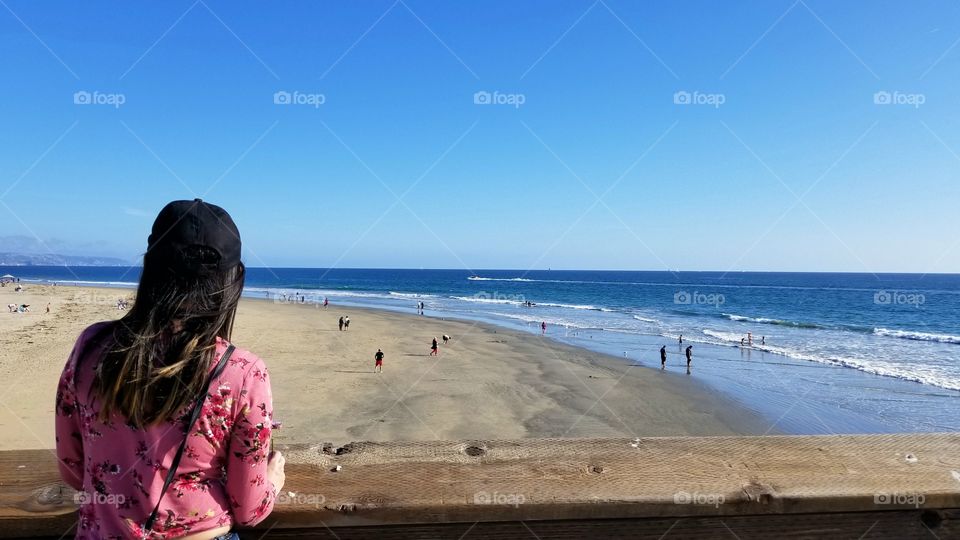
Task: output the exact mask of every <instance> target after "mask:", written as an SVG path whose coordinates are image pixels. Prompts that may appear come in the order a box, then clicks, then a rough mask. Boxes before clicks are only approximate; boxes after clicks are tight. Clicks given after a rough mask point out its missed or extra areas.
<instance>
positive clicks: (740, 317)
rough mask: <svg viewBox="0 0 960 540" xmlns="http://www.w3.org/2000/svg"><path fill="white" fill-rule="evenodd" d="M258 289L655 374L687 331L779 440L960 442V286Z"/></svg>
mask: <svg viewBox="0 0 960 540" xmlns="http://www.w3.org/2000/svg"><path fill="white" fill-rule="evenodd" d="M7 272H9V273H12V274H15V275H20V276H21V277H25V278H30V279H39V280H49V281H59V282H90V283H107V284H112V285H116V286H123V285H128V286H132V285H133V284H135V282H136V281H137V278H138V276H139V271H138V269H137V268H116V267H73V268H64V267H30V268H0V273H7ZM247 276H248V277H247V294H248V295H249V296H261V297H269V298H274V299H283V298H284V297H286V296H288V295H295V294H297V293H300V294H302V295H305V296H306V297H307V299H308V300H309V301H311V302H322V300H323V298H325V297H326V298H328V299H329V300H330V302H332V303H333V304H334V305H337V304H350V305H360V306H368V307H380V308H386V309H393V310H401V311H408V312H411V313H412V312H414V305H415V304H416V302H419V301H423V302H425V303H426V306H427V314H428V315H432V316H448V317H458V318H464V319H473V320H482V321H487V322H493V323H496V324H500V325H503V326H509V327H513V328H517V329H522V330H527V331H538V332H539V326H540V323H541V322H546V323H547V325H548V329H549V332H548V333H549V335H550V336H552V337H554V338H556V339H559V340H561V341H565V342H568V343H572V344H575V345H580V346H585V347H588V348H591V349H594V350H598V351H602V352H607V353H611V354H616V355H617V356H626V357H628V358H630V359H631V361H640V362H641V363H643V362H646V363H647V364H649V365H653V364H656V365H657V366H659V361H658V360H657V358H658V356H657V349H659V346H660V345H662V344H663V345H667V344H668V345H670V353H671V362H672V363H671V366H673V363H674V362H675V363H677V364H679V363H680V351H679V347H678V346H677V337H678V336H679V335H680V334H681V333H682V334H683V335H684V341H685V342H686V343H685V344H694V345H695V347H696V358H697V362H696V365H697V371H696V373H695V374H696V376H698V377H700V378H703V379H704V380H705V381H706V382H708V383H710V384H712V385H714V386H716V387H717V388H720V389H721V390H723V391H725V392H727V393H728V394H731V395H733V396H734V397H736V398H737V399H740V400H741V401H742V402H744V403H745V404H747V405H748V406H750V407H752V408H754V409H756V410H758V411H760V412H762V413H763V414H768V415H770V416H771V417H772V418H777V417H781V418H780V420H779V422H778V423H777V425H776V426H775V427H774V429H776V430H779V431H792V432H834V431H872V432H876V431H914V430H919V431H938V430H956V429H960V400H958V398H960V392H958V390H960V275H933V274H930V275H920V274H879V275H873V274H847V273H844V274H831V273H754V272H735V273H722V272H677V273H671V272H610V271H528V272H523V271H517V270H488V271H478V272H477V274H476V275H471V274H470V273H469V272H467V271H462V270H383V269H296V268H279V269H277V268H273V269H267V268H250V269H248V274H247ZM527 302H530V303H531V304H532V305H529V306H528V305H527V304H526V303H527ZM748 334H750V337H751V338H752V344H751V343H750V342H749V341H748V339H749V338H748ZM741 339H743V340H744V345H743V346H742V347H741ZM761 340H762V341H763V343H761ZM674 358H676V360H675V361H674V360H673V359H674ZM798 404H800V405H802V407H798ZM791 406H792V408H790V407H791ZM784 411H787V414H785V415H784V414H782V413H783V412H784ZM950 413H953V415H952V418H950V416H949V415H950ZM824 417H825V418H824ZM827 419H829V420H827Z"/></svg>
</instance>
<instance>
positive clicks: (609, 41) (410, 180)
mask: <svg viewBox="0 0 960 540" xmlns="http://www.w3.org/2000/svg"><path fill="white" fill-rule="evenodd" d="M958 42H960V3H957V2H955V1H948V0H944V1H918V2H902V1H877V2H873V1H871V2H867V1H862V2H848V1H844V2H834V1H825V0H804V1H794V0H762V1H750V2H716V1H688V2H660V1H642V2H634V1H623V0H602V1H596V2H593V1H591V0H578V1H565V0H544V1H540V0H535V1H531V0H511V1H503V2H498V1H488V2H452V1H423V0H397V1H393V0H385V1H381V0H370V1H362V2H347V1H341V2H237V1H230V2H219V1H212V0H197V1H195V2H193V1H187V2H179V1H165V2H157V3H152V4H149V5H148V4H143V3H133V2H66V1H64V2H38V1H35V0H0V51H2V54H0V71H2V73H3V77H2V83H0V119H2V120H0V121H2V123H0V227H2V229H3V230H2V231H0V252H2V251H4V247H7V248H9V247H11V246H14V245H15V244H16V245H18V246H22V245H23V244H30V243H31V241H33V243H34V244H35V247H36V249H38V250H40V251H43V250H44V249H46V247H50V249H53V251H57V252H68V253H89V254H96V255H116V256H122V257H127V258H131V257H136V255H137V254H138V253H140V252H142V250H143V249H144V248H145V244H146V237H147V234H148V231H149V227H150V224H151V222H152V218H153V216H154V215H155V214H156V212H157V211H158V210H159V209H160V208H161V207H162V206H163V205H164V204H165V203H166V202H167V201H169V200H173V199H190V198H194V197H197V196H202V197H203V198H205V199H207V200H209V201H211V202H214V203H217V204H220V205H221V206H224V207H225V208H226V209H227V210H228V211H230V212H231V214H232V215H233V216H234V218H235V220H236V221H237V223H238V225H239V226H240V229H241V233H242V235H243V239H244V248H245V254H244V257H245V260H246V262H247V264H248V265H251V266H267V265H269V266H324V267H325V266H331V265H335V266H341V267H413V268H418V267H430V268H464V267H466V268H471V269H474V268H519V269H527V268H547V267H551V268H554V269H559V268H578V269H645V270H661V269H667V268H669V269H682V270H797V271H803V270H823V271H854V272H859V271H864V272H865V271H870V272H882V271H917V272H957V271H958V270H960V246H958V245H957V242H958V239H960V236H958V234H957V233H958V227H957V225H958V216H960V212H958V211H957V202H958V201H960V131H958V128H957V126H958V125H960V93H958V82H960V76H958V74H960V45H958ZM78 92H80V94H77V93H78ZM83 92H87V93H88V94H83ZM277 92H288V93H289V95H290V96H289V97H290V101H294V102H295V103H284V101H285V97H286V95H285V94H279V95H275V94H276V93H277ZM477 92H489V93H490V96H489V98H490V99H489V100H490V101H493V102H494V103H483V101H485V99H486V97H487V96H486V95H485V94H480V95H479V96H475V94H476V93H477ZM878 93H879V94H878ZM477 100H479V101H481V103H476V102H475V101H477ZM88 101H89V102H93V103H88ZM275 101H280V103H275ZM678 101H679V103H677V102H678ZM686 101H690V102H692V103H686ZM78 102H79V103H78ZM15 236H18V237H25V238H27V239H28V241H26V242H24V241H23V239H22V238H21V239H20V240H16V239H14V238H13V237H15ZM4 244H6V246H5V245H4ZM54 247H55V249H54Z"/></svg>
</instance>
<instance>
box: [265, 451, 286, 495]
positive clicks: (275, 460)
mask: <svg viewBox="0 0 960 540" xmlns="http://www.w3.org/2000/svg"><path fill="white" fill-rule="evenodd" d="M286 462H287V460H286V459H284V457H283V454H281V453H280V451H276V452H271V453H270V457H269V458H268V459H267V480H270V481H271V482H273V488H274V489H275V490H276V492H277V493H280V490H281V489H283V483H284V481H285V480H286V479H287V477H286V475H285V474H284V473H283V465H284V464H285V463H286Z"/></svg>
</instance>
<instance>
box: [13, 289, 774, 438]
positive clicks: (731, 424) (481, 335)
mask: <svg viewBox="0 0 960 540" xmlns="http://www.w3.org/2000/svg"><path fill="white" fill-rule="evenodd" d="M120 291H123V292H122V293H121V292H120ZM118 293H119V294H118ZM131 293H132V290H130V289H118V288H109V287H103V288H100V287H77V286H62V285H60V286H56V287H54V286H49V285H48V286H44V285H37V284H33V283H31V284H30V285H29V288H28V290H27V291H25V292H24V293H13V291H12V290H10V289H3V290H0V294H2V296H3V299H7V297H12V296H13V295H14V294H19V296H18V298H21V299H23V301H24V303H30V302H32V307H33V308H35V309H34V311H31V313H26V314H5V316H4V317H3V319H0V320H2V321H3V322H2V323H0V329H2V330H3V331H2V334H0V335H2V337H0V357H2V358H3V362H2V363H0V376H3V377H4V380H5V381H7V384H6V385H5V388H3V389H0V392H2V394H0V401H2V402H4V403H5V404H6V405H7V406H6V407H3V408H0V427H3V428H7V432H8V433H12V434H13V436H12V437H10V438H7V439H5V440H4V442H3V443H2V445H3V446H2V447H0V449H11V448H50V447H52V445H53V436H52V431H53V430H52V421H53V397H54V393H55V390H56V383H57V378H58V377H59V374H60V371H61V369H62V366H63V363H64V362H65V361H66V358H67V355H68V354H69V351H70V349H71V348H72V345H73V342H74V340H75V339H76V336H77V335H78V334H79V332H80V331H81V330H82V329H83V328H85V327H86V326H88V325H89V324H92V323H94V322H96V321H99V320H105V319H109V318H117V317H118V316H119V315H122V313H123V312H119V311H117V310H116V307H115V303H116V299H117V297H118V296H130V295H131ZM28 298H29V299H30V302H27V300H26V299H28ZM7 302H11V300H7ZM47 302H50V303H51V313H50V314H46V313H44V312H43V311H44V307H45V305H46V303H47ZM340 315H349V316H350V318H351V319H352V321H353V324H352V325H351V328H350V329H349V330H348V331H345V332H339V331H337V329H336V323H337V318H338V317H339V316H340ZM443 334H449V335H451V336H452V337H453V341H452V342H451V344H450V345H449V346H447V347H444V346H442V345H441V354H440V356H439V357H438V358H431V357H429V356H428V355H427V352H428V348H429V340H430V338H432V337H433V336H434V335H436V336H438V337H439V336H441V335H443ZM234 341H235V342H236V343H237V344H238V345H239V346H241V347H243V348H247V349H249V350H251V351H253V352H254V353H255V354H258V355H259V356H261V357H263V358H264V360H265V362H266V363H267V365H268V367H269V368H270V371H271V379H272V384H273V388H274V403H275V408H276V410H277V417H278V419H279V420H281V421H283V422H284V428H283V429H281V430H278V432H277V440H278V442H280V443H284V444H293V443H301V442H303V443H311V444H320V443H322V442H331V443H335V444H343V443H347V442H352V441H356V440H381V441H387V440H389V441H398V440H437V439H510V438H529V437H571V438H580V437H648V436H703V435H746V434H763V433H766V432H767V431H770V432H773V431H771V430H769V429H768V428H770V422H769V421H768V420H767V419H766V418H765V417H763V416H762V415H760V414H758V413H757V412H756V411H753V410H750V409H749V408H746V407H743V406H742V405H741V404H739V403H737V402H736V401H734V400H732V399H729V398H728V397H727V396H724V395H723V394H722V393H720V392H718V391H715V390H713V389H712V388H709V387H708V386H707V385H706V384H705V383H703V382H701V381H699V380H697V379H696V374H697V364H696V361H695V363H694V370H693V375H692V376H689V377H688V376H687V375H686V374H684V373H682V372H681V373H676V370H677V369H678V367H677V366H672V371H671V369H670V368H668V370H667V371H666V372H661V371H660V369H659V366H655V367H654V368H652V369H651V368H650V366H651V365H652V363H640V364H634V365H630V364H627V363H625V362H624V361H623V359H621V358H618V357H616V356H611V355H607V354H601V353H597V352H594V351H591V350H588V349H584V348H580V347H575V346H572V345H568V344H564V343H562V342H560V341H557V340H554V339H552V338H549V336H548V337H547V338H543V337H540V336H533V335H530V334H527V333H524V332H520V331H516V330H511V329H506V328H502V327H499V326H495V325H492V324H488V323H483V322H474V321H464V320H453V319H449V318H436V317H432V316H418V315H413V314H403V313H398V312H394V311H389V310H383V309H375V308H361V307H352V306H351V307H347V306H340V305H337V306H331V307H330V308H329V309H326V310H325V309H323V308H322V307H319V306H316V305H314V304H289V303H281V302H274V301H272V300H267V299H262V298H260V299H258V298H250V297H244V298H243V299H242V300H241V303H240V308H239V309H238V315H237V322H236V327H235V331H234ZM378 347H382V348H383V349H384V352H385V353H386V354H387V359H386V362H385V370H384V373H383V374H379V375H378V374H374V373H373V372H372V367H373V362H372V356H373V353H374V352H375V351H376V350H377V348H378ZM658 363H659V362H658ZM637 367H643V368H647V369H635V368H637ZM679 369H682V368H679Z"/></svg>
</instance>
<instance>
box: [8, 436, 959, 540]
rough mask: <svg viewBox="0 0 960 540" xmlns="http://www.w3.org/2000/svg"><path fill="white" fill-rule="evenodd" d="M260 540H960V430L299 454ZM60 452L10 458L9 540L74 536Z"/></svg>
mask: <svg viewBox="0 0 960 540" xmlns="http://www.w3.org/2000/svg"><path fill="white" fill-rule="evenodd" d="M285 453H286V455H287V485H286V486H285V487H284V489H283V493H282V494H281V497H280V499H279V501H278V504H277V506H276V508H275V510H274V512H273V514H272V515H271V517H270V518H269V519H268V520H267V521H265V522H264V523H262V524H261V525H259V526H258V527H257V528H256V529H255V530H249V531H241V535H242V536H243V537H249V538H261V537H264V535H265V537H267V538H274V537H275V538H330V539H341V540H346V539H349V538H371V539H372V538H398V539H399V538H422V537H427V538H452V539H458V538H531V539H537V538H539V539H547V538H604V537H614V538H685V537H690V538H692V537H696V538H712V537H716V538H734V539H736V538H740V539H747V538H769V537H775V538H776V537H779V538H794V537H796V538H931V539H936V538H939V539H946V538H960V434H932V435H921V434H915V435H870V436H816V437H812V436H801V437H782V436H777V437H706V438H700V437H698V438H694V437H683V438H645V439H634V440H630V439H523V440H509V441H460V442H391V443H372V442H361V443H352V444H349V445H346V446H344V447H341V448H331V447H329V446H328V447H326V448H323V447H321V446H305V445H302V446H292V447H289V448H286V449H285ZM73 501H74V497H73V491H72V490H71V489H70V488H67V487H66V486H64V485H63V484H62V483H61V482H60V480H59V477H58V474H57V468H56V462H55V460H54V457H53V455H52V454H51V452H49V451H44V450H27V451H9V452H2V453H0V536H2V537H6V538H31V537H32V538H60V537H61V536H63V535H65V534H66V535H67V536H68V537H69V536H72V534H73V533H72V531H71V528H72V527H73V526H74V524H75V522H76V513H75V507H74V503H73Z"/></svg>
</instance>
